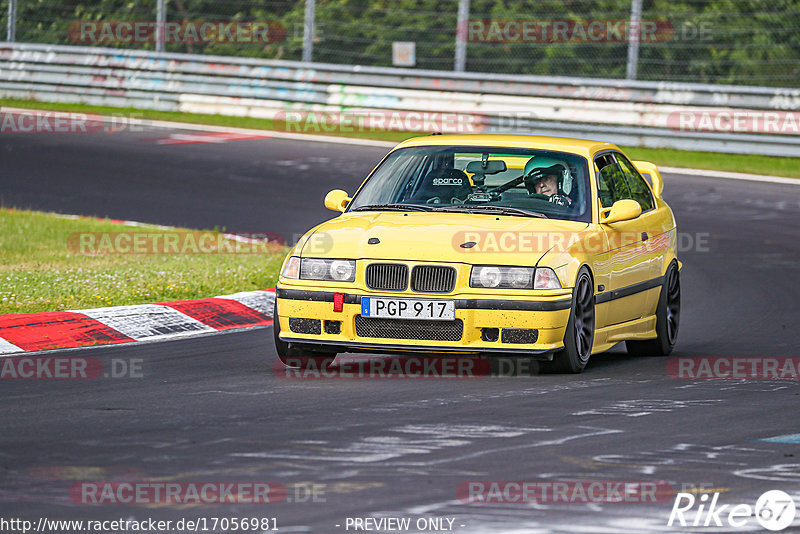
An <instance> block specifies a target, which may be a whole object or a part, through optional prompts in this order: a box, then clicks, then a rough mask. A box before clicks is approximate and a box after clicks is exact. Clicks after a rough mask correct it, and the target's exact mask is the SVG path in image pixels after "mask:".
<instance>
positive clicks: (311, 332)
mask: <svg viewBox="0 0 800 534" xmlns="http://www.w3.org/2000/svg"><path fill="white" fill-rule="evenodd" d="M338 292H339V293H343V295H344V299H343V301H344V303H343V305H342V311H338V312H337V311H334V295H335V293H336V290H335V289H334V288H322V287H313V288H300V287H296V286H295V287H282V286H281V285H279V286H278V288H277V291H276V302H275V306H276V307H275V310H276V312H275V319H276V321H279V326H280V338H281V340H283V341H286V342H288V343H290V346H291V347H292V348H299V349H306V350H322V351H330V352H384V351H385V352H391V353H421V352H422V353H441V354H464V355H474V354H487V353H488V354H491V353H495V354H518V355H526V356H536V355H540V356H541V357H542V358H543V359H549V357H550V354H551V353H552V352H554V351H557V350H559V349H561V348H563V346H564V343H563V340H564V332H565V329H566V325H567V321H568V320H569V310H570V307H571V304H572V299H571V296H570V295H564V294H563V293H562V294H560V295H558V296H553V297H550V296H547V297H543V296H540V295H537V296H517V295H514V296H507V295H504V296H503V297H502V298H486V295H471V294H460V295H457V296H453V295H448V296H439V295H430V294H426V295H413V296H412V295H408V294H402V295H401V294H390V293H381V292H364V291H353V290H350V291H342V290H339V291H338ZM363 296H370V297H388V298H404V299H409V298H410V299H413V298H423V299H427V300H431V299H432V300H451V301H454V302H455V318H456V321H455V322H453V321H416V320H404V319H382V320H379V321H383V322H382V323H379V326H378V327H374V324H372V325H370V326H372V327H371V328H367V327H365V326H364V325H365V324H369V322H368V321H369V320H368V321H364V320H363V319H364V318H361V298H362V297H363ZM458 321H460V323H461V325H460V328H458V327H457V323H458ZM336 323H338V325H336ZM422 323H436V324H428V325H424V324H422ZM445 323H447V324H445ZM331 325H334V326H336V328H333V327H330V326H331ZM386 326H388V327H389V328H383V327H386ZM329 327H330V328H329ZM486 329H497V331H496V332H495V333H496V334H497V340H496V341H493V340H491V339H492V337H493V336H491V335H490V336H487V335H486V334H487V330H486ZM459 330H460V332H459ZM445 331H447V332H446V333H445ZM488 333H492V332H491V330H489V332H488ZM393 334H400V335H401V337H390V336H392V335H393ZM487 337H488V339H487Z"/></svg>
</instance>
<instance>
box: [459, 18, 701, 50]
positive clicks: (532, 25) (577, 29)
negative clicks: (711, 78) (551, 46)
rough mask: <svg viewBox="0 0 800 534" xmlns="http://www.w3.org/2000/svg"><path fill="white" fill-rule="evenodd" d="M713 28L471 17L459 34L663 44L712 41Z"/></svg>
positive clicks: (480, 38) (504, 39) (482, 38)
mask: <svg viewBox="0 0 800 534" xmlns="http://www.w3.org/2000/svg"><path fill="white" fill-rule="evenodd" d="M712 28H713V25H712V23H711V22H710V21H702V22H699V23H695V22H692V21H683V22H681V23H679V24H677V25H674V24H673V23H672V22H670V21H669V20H643V21H640V22H639V23H638V24H637V23H631V21H630V20H628V19H625V20H620V19H617V20H611V19H585V20H572V19H570V20H542V19H470V20H468V21H466V22H465V23H464V24H462V25H461V26H459V28H458V32H457V35H458V39H460V40H462V41H467V42H469V43H589V44H591V43H597V44H600V43H627V42H628V41H629V40H638V41H640V42H642V43H663V42H667V41H696V40H709V39H710V38H711V34H712Z"/></svg>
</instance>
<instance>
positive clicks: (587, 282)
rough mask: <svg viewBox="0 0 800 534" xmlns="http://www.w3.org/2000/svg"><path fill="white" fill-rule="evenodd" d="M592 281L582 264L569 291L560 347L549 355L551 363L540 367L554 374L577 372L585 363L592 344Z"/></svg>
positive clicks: (587, 270)
mask: <svg viewBox="0 0 800 534" xmlns="http://www.w3.org/2000/svg"><path fill="white" fill-rule="evenodd" d="M594 317H595V313H594V283H593V282H592V277H591V275H590V274H589V269H587V268H586V267H582V268H581V270H580V271H579V272H578V278H577V279H576V280H575V287H574V288H573V290H572V308H571V309H570V312H569V321H568V322H567V331H566V333H565V334H564V348H563V349H561V350H560V351H558V352H556V353H555V354H554V355H553V361H552V362H547V363H546V364H545V362H542V364H543V367H545V368H547V369H548V370H551V371H554V372H557V373H580V372H581V371H583V369H584V367H586V364H587V363H588V362H589V356H591V354H592V345H593V344H594Z"/></svg>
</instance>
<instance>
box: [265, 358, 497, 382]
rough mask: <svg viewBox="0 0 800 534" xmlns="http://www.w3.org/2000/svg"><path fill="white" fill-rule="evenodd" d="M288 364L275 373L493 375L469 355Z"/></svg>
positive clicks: (374, 376)
mask: <svg viewBox="0 0 800 534" xmlns="http://www.w3.org/2000/svg"><path fill="white" fill-rule="evenodd" d="M286 363H287V365H284V364H283V363H281V361H280V360H277V359H276V360H275V362H274V364H273V366H272V372H273V373H274V375H275V376H276V377H278V378H285V379H331V378H351V379H360V378H371V379H404V378H411V379H421V378H447V379H452V378H485V377H487V376H489V375H490V374H491V372H492V362H490V361H489V360H488V359H486V358H480V357H466V356H452V357H451V356H408V357H391V358H376V357H360V356H340V357H338V358H335V357H333V356H312V357H307V356H298V357H290V358H288V360H287V362H286Z"/></svg>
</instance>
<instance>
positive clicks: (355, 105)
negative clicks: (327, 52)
mask: <svg viewBox="0 0 800 534" xmlns="http://www.w3.org/2000/svg"><path fill="white" fill-rule="evenodd" d="M0 97H10V98H23V99H36V100H43V101H56V102H78V103H86V104H93V105H107V106H118V107H135V108H142V109H161V110H170V111H183V112H193V113H209V114H222V115H236V116H249V117H257V118H266V119H272V120H273V125H274V126H276V127H278V128H280V127H281V124H280V121H283V123H282V125H283V127H286V128H287V129H288V130H289V131H296V132H299V133H304V132H311V133H320V131H319V130H304V129H303V126H304V125H307V122H303V121H304V120H305V119H302V118H301V119H297V120H294V122H293V124H289V125H288V126H287V124H288V122H287V120H286V118H287V114H288V113H292V114H294V116H296V117H306V116H308V114H317V115H316V116H317V117H319V116H320V115H321V116H322V117H323V119H324V120H325V121H326V124H327V123H329V122H330V121H331V120H332V121H334V123H336V121H342V120H343V116H344V115H349V116H352V115H353V114H362V115H363V114H367V115H370V114H372V115H375V114H377V115H380V117H384V118H385V117H387V116H391V117H399V118H401V119H402V118H404V117H409V116H410V115H409V114H416V116H420V114H428V115H429V116H432V117H440V118H441V116H442V112H443V111H446V112H448V113H455V114H459V115H460V118H463V119H465V122H464V123H463V124H464V125H466V129H465V130H456V131H462V132H463V131H478V132H485V133H490V132H517V133H533V134H539V135H560V136H566V137H583V138H594V139H603V140H608V141H611V142H615V143H617V144H621V145H628V146H646V147H654V148H677V149H689V150H707V151H715V152H733V153H753V152H758V153H760V154H767V155H776V156H794V157H800V131H798V130H799V129H800V120H798V116H800V114H798V113H796V112H795V111H794V110H798V109H800V90H794V91H788V92H787V91H786V90H784V89H774V88H766V87H735V86H717V85H702V84H674V83H671V84H664V83H655V82H643V81H619V80H608V79H592V78H556V77H549V76H548V77H541V76H513V75H501V74H498V75H494V76H493V77H492V78H491V79H487V78H486V76H485V75H483V74H477V73H452V72H443V71H425V70H420V69H394V68H383V67H362V66H343V65H335V64H322V63H303V62H288V61H276V60H261V59H252V58H235V57H222V56H200V55H189V54H174V53H156V52H149V51H136V50H115V49H103V48H93V47H64V46H50V45H33V44H14V45H12V44H6V45H1V44H0ZM345 118H347V117H345ZM348 120H349V119H348ZM435 120H436V119H434V122H433V126H432V127H431V128H432V129H437V128H436V122H435ZM338 124H340V125H341V124H343V123H342V122H339V123H338ZM459 124H461V123H459ZM323 133H324V132H323ZM419 133H431V130H430V129H428V130H426V129H424V128H423V129H421V130H419Z"/></svg>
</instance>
